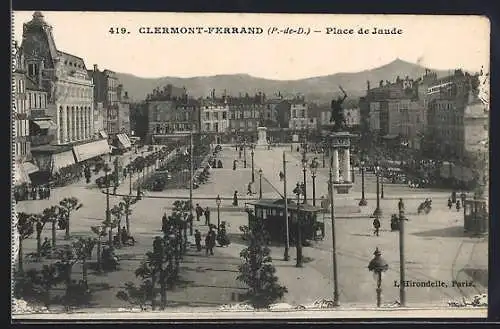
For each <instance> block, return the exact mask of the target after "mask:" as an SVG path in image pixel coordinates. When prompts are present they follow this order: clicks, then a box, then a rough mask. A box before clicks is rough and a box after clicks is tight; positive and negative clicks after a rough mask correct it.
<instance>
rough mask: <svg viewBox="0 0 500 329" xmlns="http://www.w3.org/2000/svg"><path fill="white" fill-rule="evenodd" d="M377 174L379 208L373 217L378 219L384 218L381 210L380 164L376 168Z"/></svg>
mask: <svg viewBox="0 0 500 329" xmlns="http://www.w3.org/2000/svg"><path fill="white" fill-rule="evenodd" d="M375 174H376V176H377V208H375V211H374V212H373V216H374V217H377V218H378V217H381V216H382V210H381V209H380V166H379V165H378V163H377V165H376V166H375Z"/></svg>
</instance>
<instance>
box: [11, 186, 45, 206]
mask: <svg viewBox="0 0 500 329" xmlns="http://www.w3.org/2000/svg"><path fill="white" fill-rule="evenodd" d="M20 189H21V190H20ZM20 189H16V190H15V191H14V200H15V201H16V202H19V201H21V200H37V199H38V200H44V199H50V186H48V185H39V186H35V185H33V186H30V185H23V186H21V187H20Z"/></svg>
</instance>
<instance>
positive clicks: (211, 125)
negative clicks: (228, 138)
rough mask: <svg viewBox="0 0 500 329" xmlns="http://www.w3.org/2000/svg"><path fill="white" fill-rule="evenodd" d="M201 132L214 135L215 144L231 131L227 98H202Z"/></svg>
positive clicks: (200, 113) (200, 112)
mask: <svg viewBox="0 0 500 329" xmlns="http://www.w3.org/2000/svg"><path fill="white" fill-rule="evenodd" d="M199 115H200V116H199V121H200V132H201V133H203V134H208V135H213V137H214V138H213V141H214V143H215V144H220V143H221V142H222V139H221V138H222V136H223V135H226V134H227V133H228V132H229V131H230V126H229V105H228V102H227V100H224V101H220V100H217V99H215V97H213V98H207V99H201V100H200V111H199Z"/></svg>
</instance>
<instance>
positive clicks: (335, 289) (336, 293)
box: [323, 166, 339, 306]
mask: <svg viewBox="0 0 500 329" xmlns="http://www.w3.org/2000/svg"><path fill="white" fill-rule="evenodd" d="M334 193H335V190H334V187H333V171H332V167H331V166H330V170H329V175H328V195H329V197H330V215H331V217H332V265H333V266H332V267H333V269H332V270H333V306H339V283H338V272H337V242H336V239H335V238H336V234H335V204H334V203H335V199H334ZM323 225H324V221H323Z"/></svg>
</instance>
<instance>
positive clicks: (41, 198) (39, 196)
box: [38, 186, 44, 200]
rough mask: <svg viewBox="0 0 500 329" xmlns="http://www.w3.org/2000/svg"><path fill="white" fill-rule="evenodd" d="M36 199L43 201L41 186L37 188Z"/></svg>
mask: <svg viewBox="0 0 500 329" xmlns="http://www.w3.org/2000/svg"><path fill="white" fill-rule="evenodd" d="M38 198H39V199H40V200H43V199H44V197H43V186H40V187H39V188H38Z"/></svg>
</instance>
